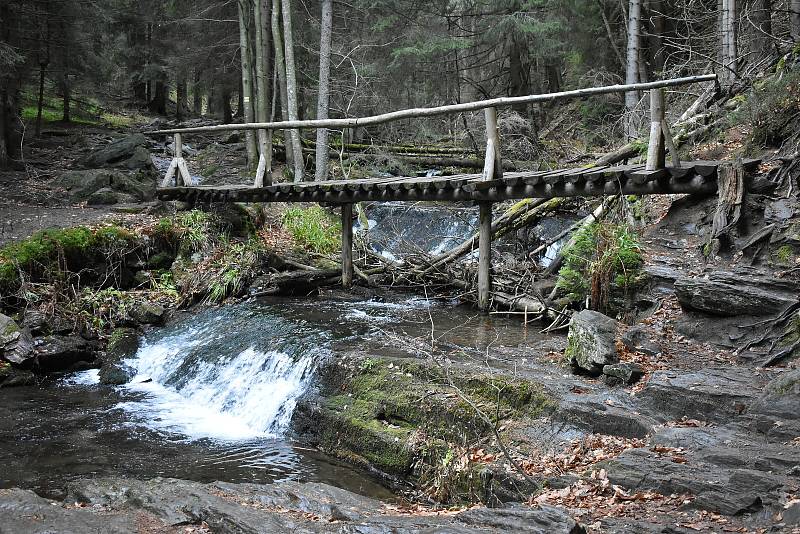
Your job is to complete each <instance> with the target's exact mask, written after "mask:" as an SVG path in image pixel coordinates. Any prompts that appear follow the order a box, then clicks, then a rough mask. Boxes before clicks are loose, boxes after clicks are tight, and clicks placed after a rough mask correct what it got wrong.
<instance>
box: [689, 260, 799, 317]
mask: <svg viewBox="0 0 800 534" xmlns="http://www.w3.org/2000/svg"><path fill="white" fill-rule="evenodd" d="M675 292H676V293H677V296H678V301H679V302H680V303H681V305H682V306H683V307H684V308H689V309H692V310H697V311H701V312H706V313H710V314H714V315H722V316H726V317H732V316H735V315H773V314H778V313H780V312H782V311H783V310H785V309H786V308H787V307H789V306H790V305H792V304H794V303H796V302H797V292H796V288H793V287H790V286H785V285H784V284H779V283H775V282H773V281H772V280H770V279H769V278H767V277H757V276H747V275H739V274H736V273H729V272H721V271H720V272H714V273H709V274H708V275H706V276H704V277H686V278H680V279H678V280H676V281H675Z"/></svg>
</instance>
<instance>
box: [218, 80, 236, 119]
mask: <svg viewBox="0 0 800 534" xmlns="http://www.w3.org/2000/svg"><path fill="white" fill-rule="evenodd" d="M220 103H221V104H222V122H223V123H225V124H230V123H232V122H233V110H232V109H231V90H230V89H228V88H227V87H225V88H223V89H222V95H221V98H220Z"/></svg>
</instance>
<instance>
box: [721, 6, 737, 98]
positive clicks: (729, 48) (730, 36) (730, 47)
mask: <svg viewBox="0 0 800 534" xmlns="http://www.w3.org/2000/svg"><path fill="white" fill-rule="evenodd" d="M720 21H721V24H722V26H721V28H720V34H721V35H722V80H723V82H724V83H725V84H726V85H729V84H730V83H732V82H733V80H734V79H736V72H737V71H736V60H737V50H736V0H722V14H721V17H720Z"/></svg>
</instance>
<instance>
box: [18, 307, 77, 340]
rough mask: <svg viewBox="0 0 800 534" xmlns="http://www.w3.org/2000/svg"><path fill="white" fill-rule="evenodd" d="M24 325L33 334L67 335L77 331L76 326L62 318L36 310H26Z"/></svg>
mask: <svg viewBox="0 0 800 534" xmlns="http://www.w3.org/2000/svg"><path fill="white" fill-rule="evenodd" d="M22 325H23V326H24V327H25V328H27V329H28V330H30V332H31V334H34V335H38V334H66V333H69V332H72V331H73V330H74V329H75V325H74V324H73V323H72V322H71V321H68V320H66V319H64V318H62V317H58V316H51V315H48V314H46V313H44V312H41V311H39V310H34V309H28V310H25V314H24V315H23V316H22Z"/></svg>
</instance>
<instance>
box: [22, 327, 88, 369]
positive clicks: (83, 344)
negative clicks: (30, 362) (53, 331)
mask: <svg viewBox="0 0 800 534" xmlns="http://www.w3.org/2000/svg"><path fill="white" fill-rule="evenodd" d="M96 352H97V345H96V344H95V343H93V342H91V341H87V340H85V339H83V338H82V337H80V336H59V335H52V336H47V337H44V338H41V339H39V340H37V345H36V348H35V354H36V360H37V362H38V366H39V368H40V369H41V370H42V371H45V372H51V371H64V370H67V369H71V368H73V366H74V365H75V364H76V363H78V362H86V363H90V364H91V363H93V362H94V361H95V359H96Z"/></svg>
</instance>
